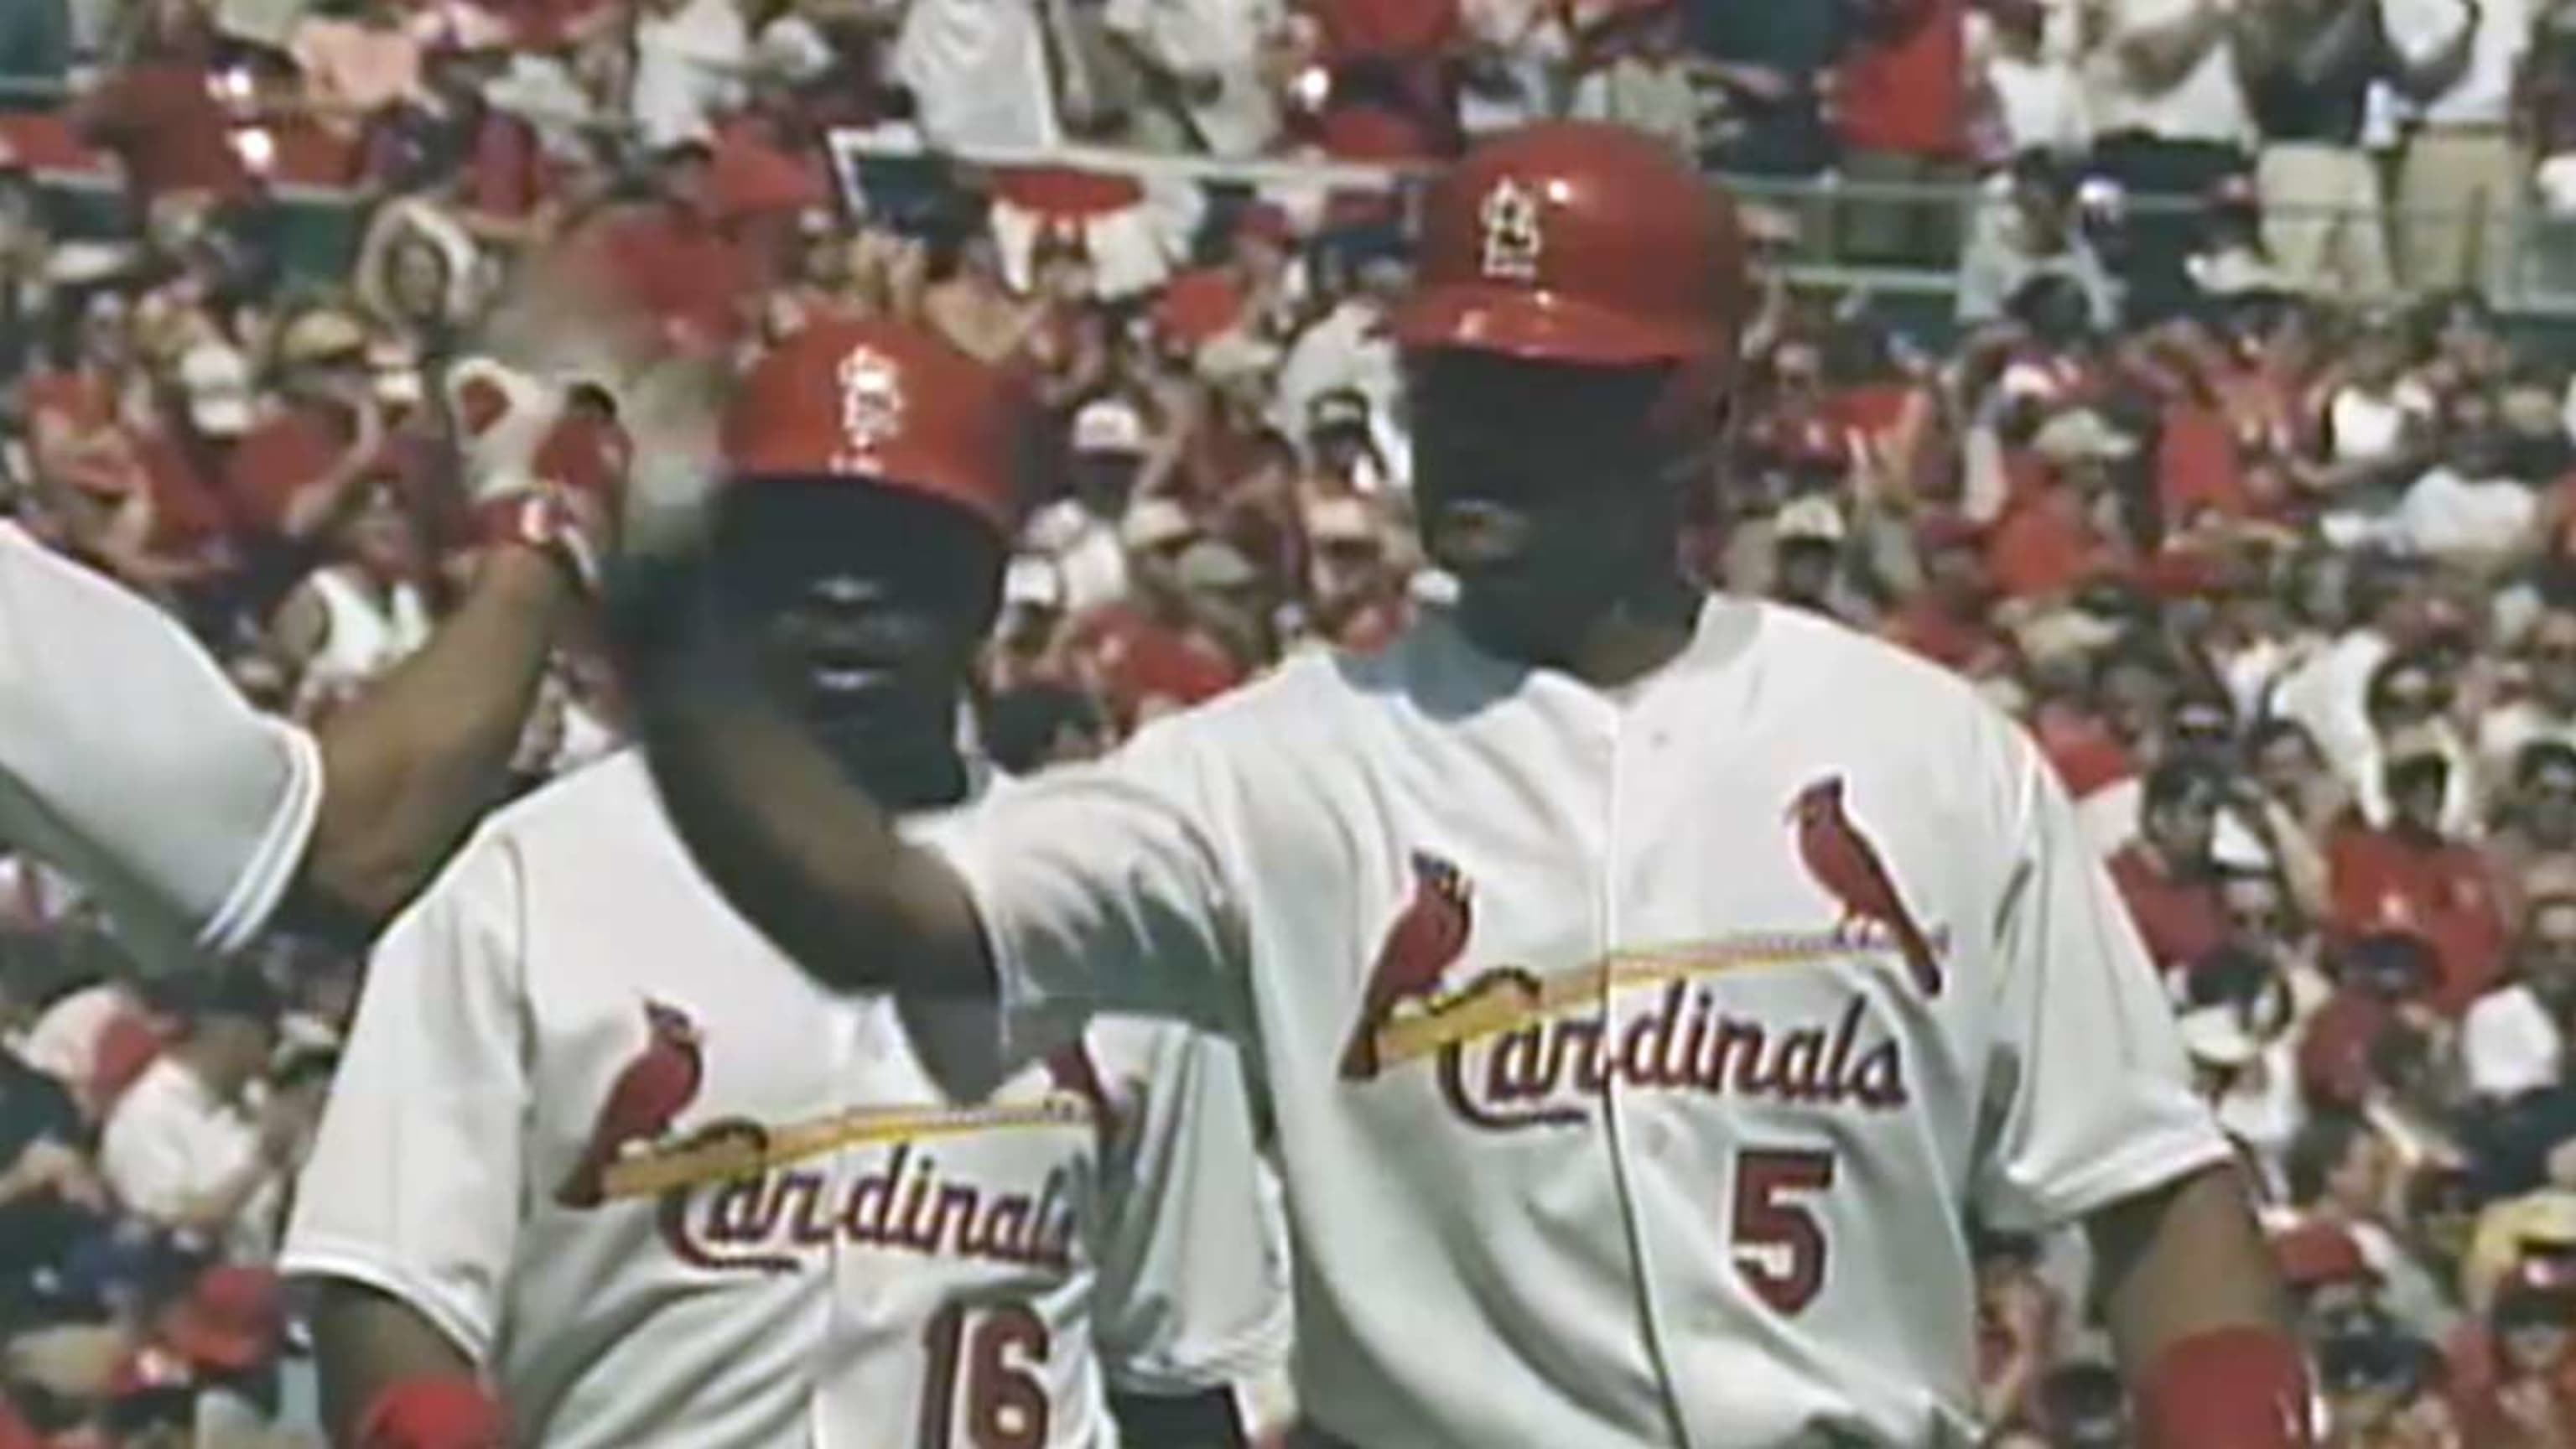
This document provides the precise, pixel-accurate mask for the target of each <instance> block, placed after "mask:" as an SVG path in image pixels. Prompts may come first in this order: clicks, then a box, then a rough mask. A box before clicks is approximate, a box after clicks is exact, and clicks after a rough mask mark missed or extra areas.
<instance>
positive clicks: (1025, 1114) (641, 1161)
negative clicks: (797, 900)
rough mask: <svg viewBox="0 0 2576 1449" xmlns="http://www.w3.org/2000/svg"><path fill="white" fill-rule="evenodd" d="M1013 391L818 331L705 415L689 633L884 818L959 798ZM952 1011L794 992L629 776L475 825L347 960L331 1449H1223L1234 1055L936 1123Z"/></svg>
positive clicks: (1243, 1204) (1231, 1316) (868, 339)
mask: <svg viewBox="0 0 2576 1449" xmlns="http://www.w3.org/2000/svg"><path fill="white" fill-rule="evenodd" d="M1010 399H1011V392H1010V390H1009V388H1008V385H1007V384H1006V383H1004V382H1003V381H1002V380H1001V378H1000V376H999V374H996V373H994V372H992V371H991V370H989V369H986V368H985V367H983V366H982V365H981V364H979V363H976V362H974V361H973V360H971V359H970V358H968V357H967V356H966V355H965V354H963V353H960V352H958V351H956V350H955V349H953V348H952V347H950V346H948V345H947V344H946V343H944V342H941V341H939V340H937V339H935V338H933V337H931V336H930V335H928V334H926V333H922V332H918V331H914V330H910V329H906V328H902V327H898V326H894V325H890V324H882V323H836V324H826V325H823V326H820V327H817V328H815V329H812V330H809V331H807V332H805V333H802V334H800V335H798V336H796V337H794V338H791V339H790V340H789V341H787V342H786V343H784V344H783V345H782V346H781V347H780V348H779V349H778V350H777V351H775V352H773V353H772V354H770V355H769V356H768V357H767V358H766V359H764V360H763V361H762V362H761V363H760V364H758V365H757V366H756V367H755V368H754V369H753V370H752V372H751V373H750V375H749V376H748V377H747V379H746V380H745V381H744V383H743V385H742V388H741V390H740V392H739V394H738V396H737V398H736V401H735V402H734V403H733V404H732V405H731V407H730V409H729V415H728V418H727V420H726V424H725V449H726V460H727V468H728V475H729V477H730V479H731V482H730V483H729V484H728V486H727V487H726V489H725V491H724V492H722V493H721V494H720V495H719V499H718V505H717V511H716V524H715V540H716V541H715V545H714V562H713V570H714V578H713V580H712V586H711V590H710V593H711V596H712V597H713V599H714V600H715V603H714V604H713V605H712V607H714V608H716V609H717V610H719V611H720V612H721V613H722V614H723V616H724V617H725V618H726V619H727V620H728V621H729V622H728V624H727V626H726V627H727V628H728V629H729V630H730V631H732V632H733V633H734V634H735V635H736V636H737V637H739V638H744V639H747V640H753V641H756V644H757V648H758V649H759V652H760V653H761V655H762V657H763V658H764V659H765V660H766V661H768V667H769V668H770V669H771V670H773V671H774V672H773V673H772V674H771V675H770V676H769V683H770V685H771V686H772V687H774V688H776V689H778V690H780V691H781V692H782V693H783V694H786V695H789V696H792V697H793V698H795V699H796V700H797V701H798V702H799V705H800V712H801V713H802V714H803V716H804V717H805V718H806V719H807V720H808V721H809V722H810V723H811V725H812V726H813V727H814V728H815V729H816V730H817V731H818V732H819V734H820V735H821V737H823V738H825V739H827V740H829V741H830V743H831V750H832V755H833V757H834V761H835V763H834V766H833V768H835V769H839V770H846V771H848V772H850V773H851V775H852V776H853V777H854V778H860V779H864V780H866V781H867V782H868V783H867V788H868V790H869V791H870V792H871V793H872V794H873V795H875V796H876V798H879V799H883V800H885V801H887V802H888V803H889V804H890V805H893V806H895V807H897V808H900V809H904V810H907V811H923V810H930V809H934V808H936V807H942V806H949V805H954V804H956V803H958V802H959V801H961V800H962V799H964V798H966V797H967V796H968V795H969V794H972V793H975V792H976V790H977V789H978V782H977V781H976V779H975V778H974V777H975V776H976V774H977V769H976V766H975V765H974V763H973V762H971V761H969V760H967V759H965V758H963V757H962V756H961V754H960V752H959V749H958V745H957V743H956V741H957V736H958V730H957V722H958V718H959V713H958V711H959V703H960V698H961V694H962V692H963V690H964V687H965V680H966V678H967V672H968V670H969V667H970V665H971V663H972V660H973V656H974V652H975V649H976V646H977V644H978V643H979V641H980V640H981V639H982V638H983V636H984V634H985V632H986V631H987V630H988V629H989V628H990V626H991V623H992V619H993V616H994V613H995V611H996V609H997V608H998V606H999V601H1000V582H1001V569H1002V562H1003V558H1004V554H1005V549H1006V545H1007V541H1008V539H1009V536H1010V527H1011V522H1012V517H1011V515H1012V497H1013V488H1014V484H1015V482H1016V469H1015V466H1014V463H1015V453H1016V428H1015V426H1014V421H1013V419H1014V413H1013V409H1012V405H1011V401H1010ZM1006 788H1007V787H1006ZM852 949H856V950H866V949H868V947H867V946H866V945H864V944H863V943H853V944H852ZM992 1024H993V1018H992V1014H991V1013H990V1012H989V1011H988V1010H987V1011H981V1012H970V1013H967V1014H964V1015H962V1016H961V1015H959V1014H958V1013H954V1012H938V1011H935V1010H934V1011H930V1012H928V1013H927V1014H926V1015H925V1016H924V1017H923V1019H921V1020H920V1021H918V1022H916V1021H911V1020H907V1018H906V1017H905V1016H904V1015H903V1014H902V1013H899V1012H898V1010H897V1009H896V1006H895V1003H894V1002H893V1001H892V1000H891V999H890V998H884V997H878V998H873V999H849V998H844V997H841V996H837V995H835V994H833V993H831V992H829V991H827V990H825V989H824V988H822V987H820V986H819V985H817V984H816V983H814V982H813V981H812V980H810V979H809V978H808V977H806V976H805V975H803V974H802V973H800V972H798V971H797V970H795V969H794V968H793V967H792V966H790V965H789V964H788V963H787V962H786V961H785V960H784V959H783V958H782V957H780V956H779V955H778V954H777V953H776V951H775V949H774V948H772V947H771V946H769V945H768V943H766V942H765V941H763V940H762V939H761V938H760V936H759V935H758V934H757V933H756V932H754V931H753V930H752V928H751V927H750V926H749V925H748V924H747V923H745V922H744V921H742V920H741V918H740V917H738V916H736V915H735V914H734V913H733V912H732V911H731V910H730V909H729V908H728V907H727V906H726V905H725V903H724V901H723V899H722V898H721V897H720V896H719V895H718V894H717V893H716V892H715V890H714V889H713V888H712V887H710V886H709V885H708V884H707V883H706V882H705V881H704V880H703V878H701V877H700V876H699V875H698V873H697V871H696V869H695V868H694V867H693V866H692V865H691V863H690V861H689V857H688V855H687V853H686V852H685V851H684V850H683V849H682V848H681V846H680V843H679V841H678V840H677V839H676V838H675V837H674V836H673V835H672V833H671V830H670V827H669V825H668V824H667V822H666V821H665V820H664V819H663V817H662V816H661V814H660V812H659V810H658V809H657V807H656V805H655V803H654V799H653V787H652V783H651V780H650V778H649V776H648V774H647V773H646V770H645V767H644V764H643V762H642V760H641V759H640V758H637V757H635V756H632V755H627V756H621V757H617V758H613V759H611V760H610V761H607V762H605V763H603V764H601V765H599V766H597V767H595V768H593V769H590V770H588V771H586V772H583V773H580V774H577V775H574V776H572V777H569V778H567V779H565V780H562V781H560V782H558V783H556V784H554V785H553V786H550V787H548V788H546V789H544V790H542V791H540V792H538V793H537V794H536V795H534V796H531V797H529V798H528V799H526V800H524V801H522V802H520V803H518V804H517V805H514V806H512V807H511V808H509V809H508V810H505V811H503V812H501V813H500V814H497V815H496V816H494V817H493V819H492V820H491V821H490V822H489V823H488V824H487V825H486V826H485V828H484V829H483V830H482V831H481V832H480V834H479V835H478V837H477V838H476V839H475V840H474V841H473V842H472V843H470V844H469V845H468V846H467V847H466V848H465V850H464V851H463V852H462V853H461V854H460V855H459V857H458V859H457V861H456V863H455V864H454V866H453V867H452V868H451V869H450V870H449V871H448V872H447V874H446V875H445V876H443V877H442V878H441V879H440V880H439V881H438V882H437V883H436V884H435V885H433V886H432V887H431V888H430V890H429V891H428V893H427V894H426V895H424V896H423V898H422V899H421V901H420V903H419V904H418V905H417V906H415V907H414V908H413V909H412V910H410V911H409V912H407V913H406V914H405V915H404V916H403V917H402V919H401V920H400V921H398V922H397V923H396V925H395V926H394V928H393V929H392V930H391V931H390V932H389V933H388V934H387V936H386V937H385V939H384V941H383V943H382V945H381V946H380V948H379V949H378V951H377V953H376V955H375V958H374V961H373V963H372V965H371V967H370V971H369V976H368V981H367V986H366V993H365V997H364V1000H363V1002H362V1004H361V1006H360V1008H359V1012H358V1016H357V1022H356V1026H355V1028H354V1031H353V1034H352V1037H351V1040H350V1043H349V1047H348V1051H347V1054H346V1056H345V1058H344V1060H343V1065H342V1067H341V1071H340V1076H339V1079H338V1081H337V1083H336V1085H335V1090H334V1095H333V1098H332V1101H331V1105H330V1108H329V1112H328V1115H327V1116H326V1118H325V1120H324V1123H323V1126H322V1129H321V1133H320V1137H319V1140H318V1144H317V1146H316V1149H315V1152H314V1156H313V1159H312V1163H311V1166H310V1168H309V1169H308V1171H307V1172H306V1174H305V1176H304V1178H303V1180H302V1184H301V1188H300V1191H299V1196H298V1208H297V1211H296V1215H295V1219H294V1223H293V1227H292V1229H291V1232H290V1235H289V1241H288V1245H287V1249H286V1252H285V1255H284V1262H285V1265H286V1267H287V1269H288V1270H289V1271H291V1272H295V1273H300V1274H304V1275H309V1276H312V1277H315V1278H318V1279H320V1280H322V1282H323V1284H324V1285H325V1291H324V1294H323V1297H322V1300H321V1303H322V1306H321V1310H320V1314H319V1318H318V1324H317V1337H318V1339H319V1346H320V1350H321V1356H322V1365H323V1373H324V1383H325V1397H326V1403H327V1406H328V1409H329V1413H330V1417H331V1419H332V1421H333V1423H334V1426H335V1429H336V1434H335V1439H336V1442H338V1443H340V1444H343V1445H360V1446H366V1449H470V1446H480V1445H497V1444H499V1443H501V1442H503V1441H504V1439H505V1438H506V1440H507V1441H508V1442H513V1443H526V1444H543V1445H546V1446H548V1449H586V1446H599V1449H611V1446H614V1449H643V1446H653V1445H669V1446H685V1449H733V1446H746V1449H769V1446H790V1445H796V1446H801V1445H815V1446H830V1445H859V1446H896V1445H901V1446H905V1449H989V1446H1028V1449H1074V1446H1085V1449H1089V1446H1104V1449H1105V1446H1112V1445H1115V1444H1118V1443H1120V1442H1122V1437H1121V1435H1122V1430H1123V1432H1124V1435H1125V1438H1124V1442H1129V1443H1137V1444H1145V1445H1154V1446H1170V1449H1193V1446H1200V1445H1219V1444H1232V1443H1237V1442H1240V1441H1239V1439H1238V1438H1237V1434H1238V1432H1239V1429H1240V1424H1239V1421H1238V1418H1237V1415H1236V1412H1235V1407H1234V1405H1235V1400H1234V1390H1235V1389H1236V1388H1237V1387H1244V1388H1252V1387H1255V1386H1257V1384H1258V1382H1259V1381H1261V1380H1263V1379H1266V1378H1269V1377H1272V1376H1275V1375H1278V1374H1281V1373H1284V1363H1285V1342H1286V1334H1287V1328H1288V1315H1287V1296H1286V1291H1285V1276H1284V1266H1283V1264H1284V1259H1283V1257H1282V1255H1281V1254H1280V1253H1279V1252H1278V1251H1277V1235H1276V1234H1275V1233H1273V1232H1271V1231H1269V1230H1268V1226H1267V1225H1268V1223H1269V1222H1270V1221H1271V1220H1268V1219H1265V1218H1264V1217H1263V1215H1262V1214H1261V1213H1260V1212H1259V1211H1258V1209H1257V1199H1258V1192H1257V1189H1256V1182H1257V1177H1256V1161H1257V1159H1256V1157H1255V1153H1254V1149H1253V1146H1252V1132H1251V1127H1250V1117H1249V1111H1248V1108H1247V1106H1246V1104H1245V1101H1244V1089H1243V1079H1242V1074H1241V1071H1240V1069H1239V1068H1238V1067H1237V1065H1236V1063H1235V1060H1234V1058H1233V1055H1232V1052H1231V1050H1230V1049H1229V1048H1228V1047H1226V1046H1225V1044H1224V1043H1223V1042H1222V1040H1221V1039H1218V1038H1215V1037H1212V1036H1208V1035H1205V1034H1202V1033H1196V1032H1190V1031H1187V1030H1183V1029H1181V1028H1178V1027H1175V1026H1172V1025H1170V1024H1166V1023H1141V1022H1135V1021H1130V1020H1102V1021H1098V1022H1095V1023H1093V1024H1092V1026H1091V1029H1090V1030H1088V1031H1087V1032H1085V1033H1083V1034H1082V1035H1081V1036H1079V1037H1078V1038H1069V1039H1068V1040H1067V1041H1066V1042H1065V1043H1064V1044H1063V1046H1062V1047H1061V1049H1059V1050H1055V1051H1053V1052H1051V1053H1049V1054H1048V1055H1047V1056H1046V1057H1045V1058H1044V1059H1043V1060H1041V1061H1039V1062H1037V1063H1035V1064H1034V1065H1032V1066H1031V1067H1030V1068H1029V1069H1027V1070H1025V1071H1019V1072H1014V1073H1010V1074H1008V1075H1007V1076H1006V1077H1005V1078H1004V1079H1002V1080H1001V1081H1000V1082H999V1084H998V1086H997V1087H994V1086H992V1083H991V1081H990V1080H989V1078H988V1079H987V1080H986V1081H985V1082H984V1083H983V1084H982V1085H984V1086H986V1087H990V1088H991V1090H989V1091H988V1092H984V1093H981V1094H979V1098H978V1100H979V1103H980V1104H979V1105H976V1106H972V1107H957V1106H950V1105H948V1104H947V1099H946V1098H943V1097H942V1095H941V1094H940V1093H939V1092H938V1091H937V1090H935V1089H934V1088H933V1086H932V1080H933V1079H932V1076H931V1074H930V1072H929V1069H928V1067H926V1066H925V1059H927V1058H930V1057H932V1056H933V1055H937V1056H938V1057H939V1058H940V1059H941V1061H942V1063H943V1071H944V1073H945V1074H946V1075H948V1076H949V1077H951V1078H955V1077H957V1076H960V1075H963V1076H967V1077H973V1076H976V1075H977V1074H979V1073H982V1072H985V1071H988V1070H989V1068H990V1066H991V1046H992V1041H991V1028H992ZM979 1025H980V1028H981V1029H980V1030H979V1029H978V1027H979ZM505 1418H506V1421H507V1428H506V1432H505V1430H504V1428H503V1420H504V1419H505Z"/></svg>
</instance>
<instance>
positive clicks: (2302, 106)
mask: <svg viewBox="0 0 2576 1449" xmlns="http://www.w3.org/2000/svg"><path fill="white" fill-rule="evenodd" d="M2240 38H2241V40H2242V42H2243V44H2244V45H2245V48H2246V52H2247V53H2246V56H2245V65H2246V67H2247V69H2248V71H2249V72H2250V80H2249V83H2248V86H2247V89H2248V92H2249V95H2248V99H2249V101H2250V102H2251V104H2252V106H2253V111H2254V118H2255V120H2256V122H2257V123H2258V124H2259V125H2260V127H2261V128H2262V134H2263V144H2262V149H2261V151H2260V153H2259V154H2258V155H2257V157H2256V166H2255V176H2256V178H2257V184H2258V186H2259V187H2260V190H2261V197H2262V212H2263V235H2264V242H2265V245H2266V249H2267V250H2268V251H2269V252H2270V254H2271V259H2272V262H2273V264H2274V265H2275V266H2277V267H2278V268H2279V269H2280V274H2281V277H2282V280H2284V281H2285V282H2287V283H2288V284H2289V285H2291V286H2293V287H2296V288H2298V289H2300V290H2302V291H2324V292H2328V293H2332V294H2337V295H2343V296H2362V295H2374V296H2375V295H2384V294H2386V293H2387V292H2389V291H2390V290H2391V289H2393V288H2394V287H2395V285H2396V273H2395V272H2394V271H2393V270H2392V269H2391V267H2390V266H2389V262H2388V241H2387V233H2386V228H2387V211H2386V208H2385V207H2384V205H2383V204H2382V200H2381V196H2380V185H2379V173H2378V170H2377V169H2376V167H2375V166H2374V164H2373V163H2372V161H2371V158H2370V156H2369V155H2368V154H2367V153H2366V152H2364V151H2363V150H2362V147H2361V128H2362V119H2363V111H2364V107H2365V106H2366V104H2367V102H2368V99H2369V93H2370V88H2371V86H2372V85H2373V84H2374V83H2375V82H2379V81H2382V80H2383V79H2386V78H2387V77H2389V76H2390V75H2391V74H2392V72H2393V65H2392V60H2391V56H2390V53H2389V49H2388V43H2387V38H2386V35H2385V32H2384V31H2383V30H2382V28H2381V21H2380V7H2379V5H2378V4H2377V3H2376V0H2291V3H2285V4H2279V5H2260V6H2255V7H2252V8H2251V9H2250V10H2249V11H2248V12H2247V20H2246V24H2245V25H2244V27H2243V28H2242V30H2241V31H2240Z"/></svg>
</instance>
